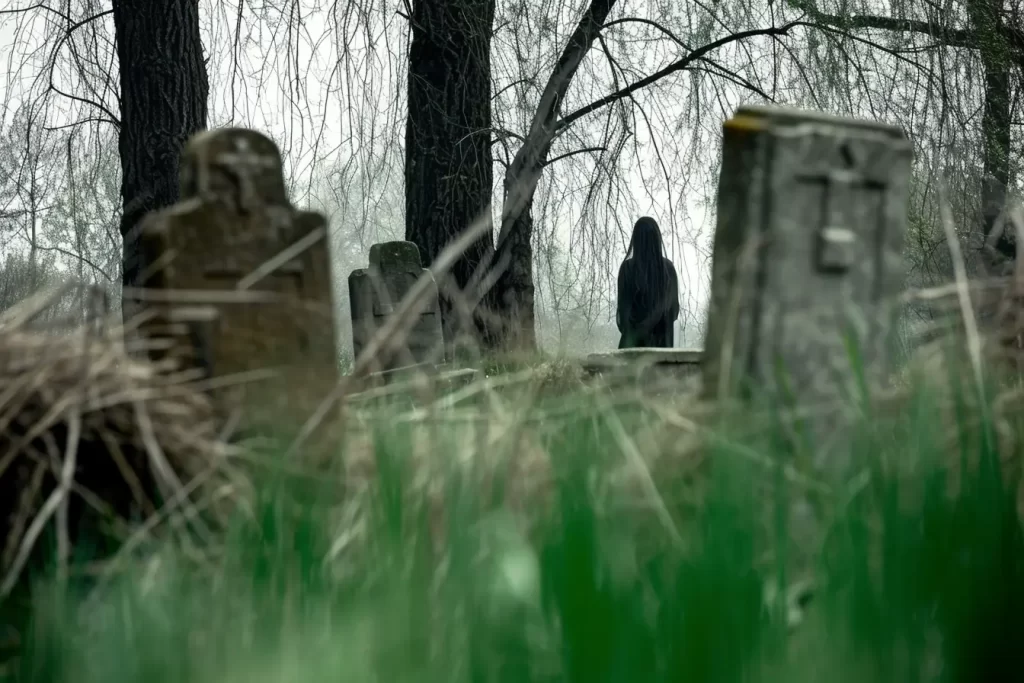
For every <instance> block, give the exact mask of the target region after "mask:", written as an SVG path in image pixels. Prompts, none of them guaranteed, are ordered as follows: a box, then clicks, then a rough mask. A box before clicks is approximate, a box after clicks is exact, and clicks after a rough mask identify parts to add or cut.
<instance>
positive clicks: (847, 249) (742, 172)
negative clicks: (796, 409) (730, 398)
mask: <svg viewBox="0 0 1024 683" xmlns="http://www.w3.org/2000/svg"><path fill="white" fill-rule="evenodd" d="M911 161H912V149H911V145H910V142H909V140H908V139H907V137H906V135H905V134H904V132H903V130H902V129H900V128H898V127H895V126H889V125H884V124H879V123H875V122H871V121H862V120H855V119H846V118H838V117H831V116H826V115H822V114H817V113H811V112H803V111H799V110H793V109H782V108H775V107H743V108H741V109H739V110H738V111H737V112H736V114H735V116H733V118H731V119H729V120H728V121H726V123H725V125H724V143H723V161H722V169H721V179H720V183H719V189H718V225H717V229H716V232H715V241H714V254H713V261H712V283H711V301H710V305H709V311H708V321H707V335H706V340H705V353H704V360H703V380H704V387H705V391H706V393H708V394H711V395H714V396H721V395H722V394H723V393H729V392H733V391H738V392H740V393H741V394H743V395H749V393H750V392H752V391H753V392H762V393H763V392H767V393H768V394H769V395H770V396H776V397H779V398H783V394H785V395H788V396H794V397H796V400H797V401H798V402H799V403H800V404H801V405H803V406H805V407H809V408H811V409H815V410H817V409H822V410H824V409H827V408H828V407H829V406H830V405H835V404H836V403H837V402H838V401H840V400H841V399H840V397H841V396H842V395H844V394H848V391H847V390H848V389H849V387H850V386H851V384H852V381H853V375H854V372H858V371H860V369H863V370H864V371H865V372H866V373H867V374H868V376H869V377H868V379H869V381H870V379H872V378H877V377H880V376H882V375H884V373H885V372H886V371H887V370H888V368H889V363H890V360H891V351H892V347H891V343H892V342H893V341H894V337H895V333H896V330H897V325H896V320H897V315H898V311H899V308H898V301H897V299H898V297H899V295H900V294H901V292H902V290H903V286H904V281H903V278H904V269H903V257H902V250H903V240H904V232H905V227H906V213H907V198H908V185H909V180H910V170H911ZM854 348H855V349H856V354H857V357H858V358H857V361H856V362H857V363H858V364H859V366H860V368H857V369H855V368H854V367H852V366H851V363H852V362H853V361H852V359H851V354H850V349H854ZM780 371H781V372H780ZM832 418H834V415H833V416H831V417H829V418H826V419H832ZM823 424H824V423H823Z"/></svg>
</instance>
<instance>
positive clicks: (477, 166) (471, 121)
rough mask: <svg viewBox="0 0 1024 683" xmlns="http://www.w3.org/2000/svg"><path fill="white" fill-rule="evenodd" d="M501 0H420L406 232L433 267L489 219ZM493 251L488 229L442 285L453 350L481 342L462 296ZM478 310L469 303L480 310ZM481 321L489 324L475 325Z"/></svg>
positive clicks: (413, 51) (412, 59) (415, 19)
mask: <svg viewBox="0 0 1024 683" xmlns="http://www.w3.org/2000/svg"><path fill="white" fill-rule="evenodd" d="M494 9H495V0H459V1H458V2H456V1H454V0H415V2H413V16H412V17H411V19H412V44H411V45H410V48H409V81H408V94H409V115H408V118H407V119H406V129H405V236H406V239H407V240H409V241H410V242H414V243H416V245H417V246H418V247H419V249H420V255H421V256H422V257H423V260H424V265H426V266H429V265H430V264H431V263H432V262H433V261H434V259H436V258H437V256H438V254H440V253H441V251H442V250H443V249H444V248H445V246H447V245H448V243H450V242H451V241H453V240H455V239H456V238H458V236H459V235H460V234H461V233H462V232H463V231H464V230H466V228H468V227H469V226H470V225H471V224H473V223H474V222H476V221H477V220H480V219H481V217H484V220H487V221H488V222H490V211H491V208H490V207H491V195H492V192H493V183H494V169H493V165H494V159H493V154H492V152H491V33H492V29H493V27H492V25H493V23H494ZM492 256H493V237H492V235H491V232H490V231H488V232H487V233H486V235H485V236H484V237H481V238H480V239H479V240H478V241H477V242H476V243H475V244H474V245H473V246H472V247H471V248H470V249H469V250H468V251H467V252H466V253H464V254H463V255H462V257H461V258H460V259H459V260H458V262H457V263H456V264H455V266H454V267H453V268H452V272H451V276H452V277H451V280H453V283H452V284H454V287H455V288H457V289H458V290H459V291H452V288H451V287H448V286H445V285H446V284H447V283H445V282H439V283H438V285H439V286H440V287H441V315H442V321H443V326H444V336H445V339H446V342H447V345H448V347H449V349H448V350H449V352H451V350H452V346H453V344H454V342H455V339H456V337H457V336H459V335H460V334H470V335H471V336H472V337H473V338H477V339H479V338H480V337H481V335H480V334H479V332H480V330H478V329H476V326H475V325H473V324H470V325H464V324H463V323H472V322H473V321H472V320H465V319H464V317H463V316H462V315H461V313H460V309H459V308H457V306H456V304H457V297H459V296H464V298H467V299H469V300H470V303H472V300H473V299H475V298H476V293H474V292H470V291H466V292H464V293H463V290H466V289H467V287H469V285H470V284H471V283H472V282H473V281H474V276H476V278H478V279H479V278H480V276H481V275H482V274H478V273H477V270H478V269H479V268H480V266H481V264H486V263H487V262H489V260H490V258H491V257H492ZM472 308H473V306H472V305H470V306H469V310H472ZM477 324H481V321H477Z"/></svg>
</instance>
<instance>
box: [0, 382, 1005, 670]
mask: <svg viewBox="0 0 1024 683" xmlns="http://www.w3.org/2000/svg"><path fill="white" fill-rule="evenodd" d="M994 398H995V392H994V390H992V391H990V392H989V393H988V394H986V395H984V396H983V397H980V398H979V397H978V396H977V394H976V393H975V390H974V388H961V389H956V390H954V391H953V392H952V395H951V397H950V396H947V395H945V394H940V393H938V392H934V391H932V390H931V389H930V388H929V387H928V386H926V385H924V384H922V385H921V386H920V387H917V388H915V389H913V390H911V391H910V392H909V395H908V396H907V397H905V399H904V400H902V401H901V403H900V409H899V410H888V409H887V410H888V412H886V411H885V410H883V409H881V408H875V412H874V413H872V412H871V411H870V410H868V409H866V408H865V409H864V410H865V414H864V416H863V423H862V425H861V428H860V429H859V430H858V431H857V433H856V435H855V438H853V439H851V442H850V448H851V449H852V451H853V452H852V456H853V458H852V460H853V462H854V463H856V466H855V471H853V472H851V473H850V476H849V477H848V478H847V479H846V483H845V484H844V485H841V486H836V487H833V488H829V487H825V486H817V485H811V484H809V483H807V480H805V479H804V478H801V477H798V476H795V475H793V474H792V472H791V470H792V467H793V463H796V462H798V460H799V459H798V457H797V456H798V453H796V450H797V447H796V446H794V445H793V444H792V442H791V440H790V439H789V438H788V437H787V433H788V432H787V430H786V429H784V428H783V427H784V424H783V422H782V421H781V420H779V421H778V422H777V423H772V424H771V425H770V426H769V428H768V429H766V430H750V429H743V430H742V431H741V430H740V429H739V425H738V424H737V423H733V422H730V421H729V420H725V421H724V422H723V423H722V424H721V425H719V427H718V428H717V431H715V432H713V433H712V434H711V436H708V437H707V438H704V439H703V444H704V445H703V446H702V447H701V448H699V449H695V450H691V451H689V452H687V453H681V454H673V455H672V457H671V458H666V459H665V460H666V461H671V462H670V464H669V465H667V466H655V465H652V466H651V467H652V470H651V472H652V475H653V480H654V482H655V485H656V487H657V491H656V493H652V492H651V491H650V490H649V489H646V488H644V487H639V488H640V493H638V492H637V487H636V486H629V485H622V484H621V482H619V483H616V482H617V481H618V480H617V479H616V476H617V475H616V473H621V470H622V467H623V463H624V462H626V463H628V462H632V461H630V459H629V457H627V456H629V453H628V452H627V451H629V450H630V444H631V443H632V444H633V445H634V446H635V445H636V444H637V443H641V444H642V442H641V441H640V440H637V441H634V442H630V441H629V440H628V439H627V440H626V441H624V440H623V438H622V437H623V434H626V435H630V437H631V436H633V435H636V434H638V433H640V432H642V431H644V430H648V431H650V430H651V429H654V430H661V432H660V433H661V434H662V435H663V436H664V435H665V434H666V433H668V434H669V436H670V437H671V432H672V430H673V429H679V428H678V427H672V426H671V425H670V424H667V423H666V422H665V421H664V419H663V415H662V416H661V417H659V414H658V413H657V412H656V411H652V410H651V409H650V408H649V407H648V406H645V405H643V404H642V403H639V402H637V403H636V404H630V405H625V406H623V405H621V404H620V405H618V406H617V407H615V408H611V407H609V406H608V405H607V404H606V403H605V402H603V401H601V400H597V399H595V398H585V397H580V398H578V399H576V403H575V404H574V406H573V409H571V410H569V409H565V407H564V405H563V409H562V410H560V411H559V412H558V413H557V414H554V413H553V414H552V415H551V416H550V417H549V418H548V419H546V420H541V421H539V422H538V423H536V424H534V425H533V426H527V425H526V424H525V423H524V426H523V430H527V429H529V430H530V433H531V437H532V438H533V439H534V442H535V443H536V444H539V445H540V446H541V447H542V448H543V451H544V452H545V453H546V454H547V456H548V458H549V461H550V464H551V469H552V475H553V476H552V479H551V481H552V482H553V485H552V487H551V488H550V490H545V491H544V492H543V495H541V494H538V498H537V500H536V501H535V502H531V503H529V504H526V505H522V504H521V503H522V501H519V503H520V504H519V505H518V506H513V505H511V504H509V498H508V495H510V494H508V495H507V492H508V491H511V490H512V489H513V488H514V487H515V485H516V483H517V481H516V478H517V477H519V476H521V474H514V473H511V471H510V472H509V473H506V474H504V475H503V474H502V472H501V471H500V468H498V469H497V471H494V468H491V471H489V472H488V473H486V475H485V474H484V473H482V472H481V471H480V467H478V466H476V465H474V464H473V462H470V463H469V464H468V465H467V464H466V463H465V462H459V461H457V458H455V457H454V455H453V454H454V453H456V452H457V451H458V450H459V448H458V447H459V445H460V444H459V443H457V442H459V441H460V439H463V438H464V437H463V430H464V429H465V428H464V427H463V426H462V425H461V423H460V424H455V422H454V421H452V422H448V423H446V422H445V418H444V417H443V416H442V417H440V418H438V419H440V423H437V424H435V425H434V427H433V431H432V434H433V435H434V441H432V442H431V443H432V447H431V452H430V453H429V454H427V455H428V456H429V457H430V458H431V459H433V460H434V464H435V465H437V466H438V467H439V468H440V469H441V470H442V471H444V473H445V474H444V476H442V477H440V479H439V481H440V486H441V487H442V488H441V489H440V490H432V489H431V488H430V486H426V485H422V482H418V481H416V478H415V477H414V476H413V475H412V474H410V472H411V468H410V467H409V463H410V460H411V459H413V457H414V456H413V453H414V452H416V449H417V446H416V441H417V439H419V438H421V435H418V433H417V432H416V431H415V430H414V429H413V428H412V427H411V426H409V425H408V424H407V423H404V422H402V421H401V420H398V419H395V417H394V416H390V415H387V414H384V413H383V412H382V414H381V415H380V416H379V418H378V421H377V422H376V429H375V430H374V432H373V439H372V460H373V467H374V470H375V472H376V474H377V477H376V479H375V480H374V482H373V483H372V484H371V485H369V487H368V488H364V487H363V486H362V483H361V482H354V481H344V480H343V479H342V477H341V473H340V472H328V473H324V472H322V471H321V472H319V473H316V474H313V473H310V474H308V475H305V474H296V473H294V472H292V473H288V474H286V473H285V472H283V471H273V472H270V473H267V474H265V476H263V477H262V482H261V486H260V487H259V488H258V491H259V493H258V496H257V498H256V500H255V501H254V503H253V504H252V505H251V506H248V507H247V508H246V509H244V510H242V511H240V512H239V514H238V516H237V519H236V520H235V522H234V525H233V527H232V528H231V529H230V531H229V533H228V534H227V536H226V538H225V539H224V541H223V545H222V547H219V548H216V549H214V550H215V552H213V553H212V555H211V560H210V561H209V562H207V563H196V562H194V561H191V560H186V559H184V558H183V556H182V555H180V554H178V553H176V552H174V551H173V549H172V548H167V549H165V550H164V551H163V552H161V553H158V554H156V555H154V556H153V557H149V558H145V560H144V561H140V564H139V567H138V569H137V570H136V571H132V572H127V573H124V574H123V575H119V576H118V577H117V578H116V579H114V580H113V581H109V582H106V583H104V584H102V585H101V586H99V587H96V586H93V587H91V588H90V591H89V593H88V594H86V593H85V592H84V591H83V592H81V594H77V593H76V592H75V591H74V590H73V589H69V590H60V589H58V588H56V587H55V585H54V584H51V583H50V582H47V581H42V582H41V583H40V588H39V589H38V593H37V595H38V597H37V609H36V616H35V619H34V622H33V625H32V630H31V632H30V637H29V639H28V643H27V650H26V653H25V655H24V657H23V658H22V659H21V661H20V663H19V665H18V668H17V670H16V671H14V672H13V673H12V676H13V677H14V678H15V679H16V680H18V681H25V682H26V683H27V682H30V681H31V682H33V683H35V682H38V683H44V682H56V681H75V682H76V683H92V682H93V681H95V682H97V683H99V682H100V681H102V682H103V683H144V682H145V683H164V682H166V683H172V682H173V683H178V682H185V681H188V682H189V683H206V682H210V683H213V682H217V683H228V682H230V681H239V682H241V681H245V682H250V681H251V682H253V683H258V682H259V681H310V682H311V681H352V682H353V683H362V682H367V683H369V682H370V681H388V682H389V683H400V682H401V681H410V682H411V681H417V682H420V681H438V682H441V681H444V682H445V683H458V682H465V683H533V682H537V683H540V682H551V683H556V682H558V683H562V682H565V683H570V682H571V683H620V682H621V683H641V682H644V681H650V682H654V681H666V682H668V681H672V682H684V681H694V682H699V683H732V682H740V681H757V680H765V681H780V682H781V681H787V682H789V681H796V682H800V681H819V680H820V681H836V682H842V681H857V682H862V681H863V682H866V681H871V682H872V683H881V682H883V681H893V682H894V683H895V682H897V681H898V682H899V683H907V682H911V681H950V682H956V683H960V682H964V683H967V682H968V681H969V682H971V683H981V682H983V681H984V682H986V683H987V682H992V681H1003V680H1006V681H1009V680H1020V678H1021V676H1024V537H1022V527H1021V520H1020V518H1019V516H1018V512H1017V509H1016V482H1013V481H1008V480H1007V478H1006V476H1005V473H1004V470H1005V469H1006V468H1005V467H1002V466H1001V463H1005V461H1006V460H1007V459H1008V458H1010V459H1015V460H1017V461H1019V460H1020V453H1019V449H1020V443H1021V437H1022V436H1024V431H1022V430H1021V421H1022V420H1024V416H1021V417H1020V418H1013V416H1012V414H1011V415H1010V416H1009V417H1007V415H1006V414H1002V415H997V413H999V410H997V409H995V408H994V405H995V401H994ZM382 410H383V409H382ZM1020 412H1024V411H1020ZM1004 413H1005V411H1004ZM943 416H945V417H943ZM950 416H951V417H950ZM521 436H522V434H521V431H517V430H511V431H510V432H509V434H508V438H509V439H511V441H509V442H508V443H499V444H498V445H497V446H494V445H491V446H490V447H489V448H491V449H492V450H497V451H499V452H504V453H506V454H507V455H508V456H509V457H512V456H513V455H515V452H516V449H517V448H519V441H518V439H519V438H520V437H521ZM672 441H673V439H671V438H669V440H668V441H667V442H666V441H665V440H661V441H659V440H657V439H655V440H654V441H652V442H651V443H671V442H672ZM643 455H645V456H650V455H651V454H650V453H643ZM680 458H689V459H691V460H692V461H693V462H694V467H679V466H678V465H679V462H678V460H679V459H680ZM765 462H767V463H769V464H768V465H765ZM633 464H634V465H635V466H638V467H639V466H640V465H639V464H638V463H635V462H634V463H633ZM481 467H482V466H481ZM694 468H696V469H697V470H699V476H695V475H694ZM787 468H788V469H787ZM627 469H628V468H627ZM485 479H486V481H487V485H486V486H484V485H483V483H482V482H483V481H484V480H485ZM343 487H346V488H345V490H346V491H347V493H345V494H344V495H342V494H341V493H340V491H341V490H342V488H343ZM438 501H441V502H440V504H439V503H438ZM797 503H804V504H806V506H807V507H809V508H811V509H813V510H816V511H817V514H818V516H817V518H816V519H817V526H816V532H815V533H813V534H811V535H809V536H798V535H797V534H795V533H794V531H793V529H791V528H790V525H791V523H792V519H793V516H792V514H791V510H792V509H793V508H794V505H795V504H797ZM515 509H519V510H520V512H514V510H515ZM801 557H807V558H810V559H809V560H808V561H806V562H805V561H803V560H800V559H799V558H801ZM807 576H813V577H814V581H815V586H816V589H815V591H814V593H813V599H812V600H811V601H810V603H809V604H806V605H805V604H792V603H793V602H794V601H790V604H787V602H786V600H785V599H779V600H769V599H767V595H769V594H771V593H780V592H781V593H782V594H783V595H785V590H782V591H778V590H774V589H772V588H771V587H772V586H779V585H781V586H783V587H785V586H789V585H794V584H795V583H796V582H797V580H798V579H800V578H804V577H807ZM794 600H795V599H794Z"/></svg>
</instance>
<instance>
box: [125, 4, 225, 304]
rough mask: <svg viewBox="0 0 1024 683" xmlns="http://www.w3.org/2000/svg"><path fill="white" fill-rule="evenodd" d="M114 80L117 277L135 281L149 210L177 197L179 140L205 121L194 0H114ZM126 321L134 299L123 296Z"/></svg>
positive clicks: (128, 283)
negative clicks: (117, 89)
mask: <svg viewBox="0 0 1024 683" xmlns="http://www.w3.org/2000/svg"><path fill="white" fill-rule="evenodd" d="M113 10H114V32H115V38H116V41H117V57H118V61H119V63H120V79H121V128H120V133H119V139H118V148H119V151H120V156H121V173H122V180H121V198H122V201H123V202H124V213H123V215H122V217H121V226H120V229H121V237H122V239H123V241H124V247H123V248H124V251H123V275H122V283H123V285H124V286H125V287H139V286H142V284H143V282H142V278H143V277H144V276H146V275H147V270H148V268H149V267H150V265H151V264H149V263H146V262H145V258H144V256H143V255H142V254H141V253H140V251H139V249H138V234H137V231H138V225H139V222H140V221H141V219H142V217H143V216H145V215H146V214H147V213H148V212H150V211H154V210H156V209H160V208H163V207H166V206H169V205H171V204H173V203H175V202H176V201H178V161H179V159H180V157H181V151H182V149H183V147H184V145H185V142H186V141H187V140H188V139H189V138H190V137H191V136H192V135H194V134H195V133H197V132H199V131H201V130H203V129H205V128H206V112H207V102H206V100H207V95H208V92H209V83H208V81H207V76H206V64H205V63H204V62H203V49H202V42H201V39H200V33H199V7H198V3H197V2H196V0H113ZM122 306H123V316H124V319H125V321H127V320H128V319H130V318H131V317H132V316H133V315H135V314H136V313H137V311H138V309H137V303H136V302H134V301H131V300H130V297H128V296H123V297H122Z"/></svg>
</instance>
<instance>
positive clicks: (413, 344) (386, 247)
mask: <svg viewBox="0 0 1024 683" xmlns="http://www.w3.org/2000/svg"><path fill="white" fill-rule="evenodd" d="M428 273H429V271H427V270H426V269H424V268H423V265H422V263H421V261H420V252H419V248H418V247H417V246H416V245H415V244H414V243H412V242H403V241H396V242H384V243H381V244H374V245H373V246H372V247H370V267H369V268H360V269H358V270H355V271H353V272H352V274H351V275H349V277H348V289H349V301H350V304H351V313H352V345H353V351H354V353H355V355H356V357H357V358H358V357H359V355H360V354H361V353H362V352H363V350H364V349H365V348H366V345H367V344H368V343H369V342H370V340H371V339H372V338H373V336H374V335H375V334H376V333H377V331H378V330H379V329H380V328H381V326H382V325H384V324H385V323H386V322H387V320H388V319H389V318H390V316H391V315H392V314H393V313H394V312H395V310H397V308H398V305H399V303H400V302H401V301H402V298H403V297H404V296H405V295H406V293H408V291H409V290H410V289H411V288H412V286H413V284H415V282H416V281H417V280H418V279H419V278H420V277H422V276H424V275H425V274H428ZM426 296H427V304H426V306H425V307H424V308H423V309H422V311H421V313H420V315H419V317H418V319H417V320H416V322H415V324H414V325H413V327H412V329H411V330H410V331H409V334H408V336H407V337H406V339H405V340H404V343H403V344H401V345H399V347H398V349H397V350H396V351H395V352H393V353H390V354H386V355H385V356H383V357H381V358H379V359H378V362H377V363H375V364H374V366H373V369H374V370H377V371H380V372H387V371H390V370H395V369H397V368H400V367H404V366H408V365H413V364H419V363H434V362H436V361H439V360H443V353H444V343H443V334H442V330H441V315H440V309H439V307H438V297H437V285H436V284H433V283H432V284H431V286H430V291H429V292H428V293H427V295H426Z"/></svg>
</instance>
